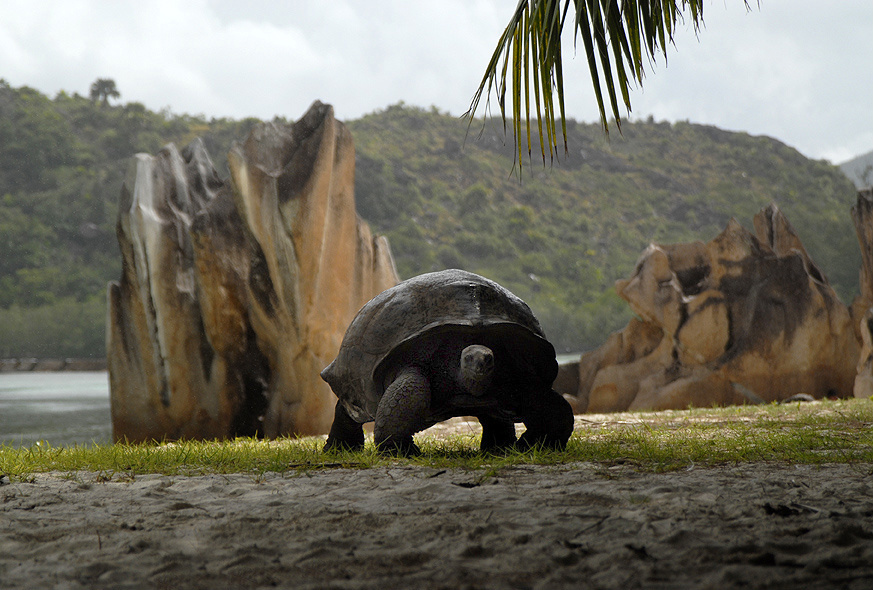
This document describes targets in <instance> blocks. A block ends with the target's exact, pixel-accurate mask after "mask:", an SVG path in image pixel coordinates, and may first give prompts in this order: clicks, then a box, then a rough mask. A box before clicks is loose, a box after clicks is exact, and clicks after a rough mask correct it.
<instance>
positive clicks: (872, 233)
mask: <svg viewBox="0 0 873 590" xmlns="http://www.w3.org/2000/svg"><path fill="white" fill-rule="evenodd" d="M852 220H853V221H854V222H855V233H857V234H858V243H859V244H860V246H861V272H860V276H859V282H860V288H861V292H860V294H859V295H858V296H857V297H856V298H855V300H854V301H853V302H852V316H853V317H855V318H856V321H855V329H856V330H857V337H858V340H859V342H860V343H861V353H860V355H859V358H858V367H857V369H858V374H857V376H856V377H855V389H854V393H855V397H871V396H873V189H869V188H868V189H865V190H862V191H859V192H858V200H857V202H856V203H855V206H854V207H852Z"/></svg>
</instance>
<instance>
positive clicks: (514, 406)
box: [321, 270, 573, 455]
mask: <svg viewBox="0 0 873 590" xmlns="http://www.w3.org/2000/svg"><path fill="white" fill-rule="evenodd" d="M557 372H558V364H557V361H556V360H555V349H554V347H553V346H552V345H551V343H550V342H549V341H548V340H546V337H545V335H544V334H543V331H542V329H541V328H540V325H539V322H538V321H537V319H536V318H535V317H534V315H533V313H532V312H531V310H530V308H529V307H528V306H527V304H525V303H524V302H523V301H522V300H521V299H519V298H518V297H516V296H515V295H513V294H512V293H510V292H509V291H508V290H507V289H505V288H503V287H502V286H500V285H498V284H497V283H495V282H494V281H491V280H489V279H486V278H484V277H481V276H479V275H476V274H473V273H470V272H466V271H462V270H445V271H440V272H434V273H429V274H424V275H420V276H417V277H414V278H411V279H409V280H407V281H404V282H402V283H399V284H398V285H396V286H394V287H392V288H390V289H388V290H386V291H384V292H382V293H381V294H379V295H377V296H376V297H374V298H373V299H372V300H370V301H369V302H368V303H367V304H365V305H364V307H363V308H361V310H360V311H359V312H358V315H357V316H356V317H355V319H354V320H352V323H351V324H350V325H349V327H348V329H347V330H346V334H345V337H344V339H343V342H342V345H341V347H340V350H339V354H338V355H337V357H336V359H335V360H334V361H333V362H332V363H331V364H330V365H329V366H328V367H327V368H325V369H324V371H322V373H321V377H322V378H323V379H324V380H325V381H326V382H327V383H328V384H330V387H331V389H332V390H333V391H334V393H335V394H336V396H337V397H338V398H339V401H338V402H337V404H336V411H335V416H334V421H333V425H332V427H331V430H330V434H329V436H328V439H327V444H326V445H325V450H331V449H343V448H345V449H359V448H362V447H363V446H364V432H363V428H362V424H363V423H365V422H370V421H374V420H375V429H374V438H375V443H376V445H377V448H378V449H379V450H380V452H384V453H390V454H403V455H409V454H417V453H418V452H419V450H418V447H417V446H416V445H415V443H414V442H413V434H415V433H416V432H419V431H421V430H424V429H425V428H428V427H429V426H432V425H433V424H435V423H437V422H440V421H442V420H446V419H447V418H451V417H453V416H475V417H476V418H478V419H479V422H480V423H481V425H482V441H481V449H482V450H483V451H494V450H500V449H505V448H509V447H512V446H513V445H514V446H515V447H517V448H522V449H526V448H529V447H531V446H534V445H543V446H545V447H549V448H555V449H563V448H564V447H565V446H566V444H567V440H568V439H569V438H570V435H571V433H572V431H573V412H572V409H571V408H570V405H569V404H568V403H567V401H566V400H565V399H564V398H563V397H562V396H561V395H560V394H558V393H557V392H555V391H554V390H553V389H552V382H553V381H554V379H555V376H556V375H557ZM516 422H523V423H524V425H525V427H526V430H525V432H524V433H523V434H522V436H521V438H520V439H519V440H516V436H515V423H516Z"/></svg>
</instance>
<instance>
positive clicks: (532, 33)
mask: <svg viewBox="0 0 873 590" xmlns="http://www.w3.org/2000/svg"><path fill="white" fill-rule="evenodd" d="M570 1H571V0H564V1H563V3H562V2H561V1H560V0H521V1H520V2H518V4H517V5H516V9H515V11H514V12H513V15H512V18H511V19H510V21H509V24H508V25H507V26H506V29H505V30H504V31H503V34H502V35H501V36H500V38H499V40H498V43H497V47H496V48H495V50H494V53H493V54H492V56H491V59H490V61H489V63H488V67H487V68H486V72H485V75H484V76H483V77H482V81H481V83H480V84H479V88H478V90H477V91H476V93H475V94H474V96H473V100H472V101H471V104H470V109H469V110H468V111H467V113H465V116H469V117H470V120H471V121H472V118H473V116H474V115H475V112H476V110H477V108H478V107H479V105H480V101H481V98H482V95H483V94H484V95H485V100H486V107H487V104H488V102H489V101H490V98H491V92H492V89H496V90H497V93H498V94H497V95H498V100H499V106H500V114H501V117H502V118H503V122H504V132H505V129H506V116H507V105H506V99H507V96H506V94H507V93H509V97H508V98H509V101H510V103H511V106H510V109H511V116H512V119H513V122H512V130H513V135H514V139H515V143H516V147H517V149H516V150H515V153H516V154H517V157H518V158H519V159H520V158H521V154H522V151H523V148H522V142H523V141H524V140H525V138H526V139H527V143H528V156H530V147H531V125H532V123H531V112H530V111H531V108H533V109H534V111H535V116H534V118H535V119H536V122H537V129H538V134H539V139H540V146H541V149H542V152H543V153H542V156H543V163H545V156H546V153H545V151H546V144H548V151H549V156H550V158H554V157H555V156H556V155H557V125H556V113H555V110H556V109H555V106H556V104H557V112H558V114H559V115H560V118H561V134H562V136H563V140H564V153H565V155H566V154H568V153H569V147H568V145H567V126H566V116H565V115H566V111H565V103H564V73H563V69H562V53H561V32H562V30H563V27H564V25H565V24H566V23H567V22H572V24H573V27H574V38H573V39H574V44H575V43H576V40H577V38H581V39H582V45H583V47H584V49H585V54H586V61H587V64H588V70H589V72H590V75H591V82H592V87H593V89H594V95H595V98H596V100H597V106H598V111H599V113H600V122H601V125H602V126H603V130H604V132H605V133H607V134H608V133H609V120H608V115H607V113H609V115H611V116H612V117H613V119H614V121H615V124H616V127H618V129H619V131H620V130H621V113H620V110H621V107H624V109H625V110H626V111H627V112H628V113H630V112H631V99H630V85H631V84H632V83H633V84H636V85H637V86H638V87H641V86H642V80H643V77H644V75H645V61H646V60H649V61H650V62H651V61H653V60H654V59H655V57H656V56H657V55H664V56H665V58H666V49H667V45H668V44H671V43H672V42H673V32H674V31H675V29H676V24H677V22H679V21H680V20H683V22H684V19H683V13H687V14H689V15H690V17H691V21H692V24H693V26H694V29H695V32H697V31H698V30H699V28H700V25H701V24H702V23H703V0H573V7H574V11H573V12H572V13H571V12H570V10H569V9H570V6H571V4H570ZM745 2H746V6H747V8H748V6H749V2H748V0H745ZM570 14H572V15H573V18H572V19H570V18H568V15H570ZM501 58H502V60H501ZM501 61H502V63H503V67H502V68H500V63H501ZM510 64H511V67H509V66H510ZM507 74H509V75H510V78H511V79H510V80H507ZM601 75H602V79H601ZM531 82H532V83H531ZM510 86H511V87H512V88H511V91H509V90H508V89H509V87H510ZM604 90H605V91H606V92H605V93H604ZM531 94H533V101H531V100H530V95H531ZM604 94H605V97H604ZM619 97H621V98H620V99H619ZM606 99H608V101H607V100H606ZM607 102H608V103H609V104H608V105H607ZM523 131H524V133H523Z"/></svg>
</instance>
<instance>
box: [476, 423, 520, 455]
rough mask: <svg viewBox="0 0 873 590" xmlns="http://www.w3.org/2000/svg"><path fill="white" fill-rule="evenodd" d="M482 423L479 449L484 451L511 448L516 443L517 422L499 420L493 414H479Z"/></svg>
mask: <svg viewBox="0 0 873 590" xmlns="http://www.w3.org/2000/svg"><path fill="white" fill-rule="evenodd" d="M478 418H479V424H481V425H482V442H481V444H480V445H479V450H480V451H481V452H483V453H486V452H493V451H500V450H505V449H509V448H511V447H512V445H513V444H515V424H513V423H512V422H505V421H503V420H498V419H497V418H493V417H491V416H478Z"/></svg>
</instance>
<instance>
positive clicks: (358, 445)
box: [324, 401, 364, 451]
mask: <svg viewBox="0 0 873 590" xmlns="http://www.w3.org/2000/svg"><path fill="white" fill-rule="evenodd" d="M363 448H364V427H363V426H362V425H361V424H358V423H357V422H355V421H354V420H352V417H351V416H349V413H348V412H347V411H346V407H345V406H344V405H343V403H342V402H341V401H337V402H336V409H335V410H334V413H333V424H332V425H331V427H330V434H328V435H327V442H326V443H324V450H325V451H335V450H336V451H345V450H348V451H358V450H360V449H363Z"/></svg>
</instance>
